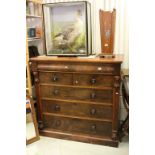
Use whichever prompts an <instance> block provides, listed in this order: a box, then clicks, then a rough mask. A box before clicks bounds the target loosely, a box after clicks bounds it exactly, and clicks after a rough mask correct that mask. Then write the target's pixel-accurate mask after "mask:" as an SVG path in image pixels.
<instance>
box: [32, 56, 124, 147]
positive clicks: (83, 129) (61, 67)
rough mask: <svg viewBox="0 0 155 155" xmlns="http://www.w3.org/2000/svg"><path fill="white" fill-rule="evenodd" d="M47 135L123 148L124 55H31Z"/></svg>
mask: <svg viewBox="0 0 155 155" xmlns="http://www.w3.org/2000/svg"><path fill="white" fill-rule="evenodd" d="M30 63H31V69H32V72H33V75H34V81H35V89H36V96H37V107H38V108H37V114H38V124H39V132H40V134H41V135H43V136H49V137H55V138H62V139H68V140H75V141H81V142H87V143H95V144H102V145H109V146H115V147H117V146H118V136H117V135H118V116H119V114H118V113H119V85H120V67H121V63H122V56H119V55H118V56H116V57H115V58H108V59H106V58H73V57H70V58H65V57H59V58H57V57H48V56H39V57H35V58H31V59H30Z"/></svg>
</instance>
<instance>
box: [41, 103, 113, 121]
mask: <svg viewBox="0 0 155 155" xmlns="http://www.w3.org/2000/svg"><path fill="white" fill-rule="evenodd" d="M42 109H43V112H48V113H56V114H64V115H70V116H81V117H90V118H101V119H109V120H111V119H112V107H111V106H103V105H97V104H88V103H84V102H66V101H57V100H42Z"/></svg>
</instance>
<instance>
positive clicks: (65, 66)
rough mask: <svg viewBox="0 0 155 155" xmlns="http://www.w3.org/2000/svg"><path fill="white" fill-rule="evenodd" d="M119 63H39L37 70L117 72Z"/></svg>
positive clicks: (112, 73)
mask: <svg viewBox="0 0 155 155" xmlns="http://www.w3.org/2000/svg"><path fill="white" fill-rule="evenodd" d="M119 67H120V66H119V64H108V63H107V64H105V63H104V64H102V63H100V64H98V63H82V64H81V63H68V62H57V63H54V62H53V63H50V64H45V63H39V64H38V70H40V71H42V70H46V71H61V72H83V73H103V74H110V75H114V74H118V73H119V72H120V70H119V69H120V68H119Z"/></svg>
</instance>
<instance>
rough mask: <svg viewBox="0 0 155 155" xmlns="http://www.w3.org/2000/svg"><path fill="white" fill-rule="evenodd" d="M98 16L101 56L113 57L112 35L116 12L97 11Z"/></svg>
mask: <svg viewBox="0 0 155 155" xmlns="http://www.w3.org/2000/svg"><path fill="white" fill-rule="evenodd" d="M99 16H100V33H101V49H102V51H101V53H102V55H101V56H104V55H105V56H106V55H112V56H113V57H114V55H113V50H114V34H115V20H116V10H115V9H113V11H112V12H110V11H103V10H100V11H99Z"/></svg>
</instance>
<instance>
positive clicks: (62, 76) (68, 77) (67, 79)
mask: <svg viewBox="0 0 155 155" xmlns="http://www.w3.org/2000/svg"><path fill="white" fill-rule="evenodd" d="M39 81H40V83H50V84H65V85H71V84H72V81H73V80H72V74H70V73H58V72H40V73H39Z"/></svg>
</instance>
